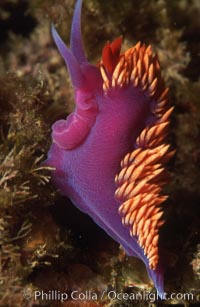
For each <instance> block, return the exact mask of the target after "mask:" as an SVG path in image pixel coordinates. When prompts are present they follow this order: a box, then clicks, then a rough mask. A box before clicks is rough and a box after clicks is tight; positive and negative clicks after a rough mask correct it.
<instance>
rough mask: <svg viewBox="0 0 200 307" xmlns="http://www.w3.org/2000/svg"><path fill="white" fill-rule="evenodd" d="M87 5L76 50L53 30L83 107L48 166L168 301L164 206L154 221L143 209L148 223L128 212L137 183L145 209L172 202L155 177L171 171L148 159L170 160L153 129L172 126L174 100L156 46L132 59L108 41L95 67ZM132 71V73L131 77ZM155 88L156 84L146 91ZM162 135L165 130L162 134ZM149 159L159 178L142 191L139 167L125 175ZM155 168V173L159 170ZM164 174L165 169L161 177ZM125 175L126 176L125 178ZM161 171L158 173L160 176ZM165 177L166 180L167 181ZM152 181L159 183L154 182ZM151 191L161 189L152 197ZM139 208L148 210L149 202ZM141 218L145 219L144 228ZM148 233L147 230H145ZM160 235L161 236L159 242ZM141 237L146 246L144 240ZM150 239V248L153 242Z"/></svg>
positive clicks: (59, 132)
mask: <svg viewBox="0 0 200 307" xmlns="http://www.w3.org/2000/svg"><path fill="white" fill-rule="evenodd" d="M81 6H82V1H81V0H78V1H77V3H76V7H75V12H74V17H73V22H72V30H71V39H70V46H71V49H69V48H68V47H66V45H65V44H64V42H63V41H62V40H61V38H60V37H59V35H58V33H57V32H56V30H55V28H54V27H53V26H52V35H53V38H54V41H55V43H56V45H57V47H58V49H59V51H60V53H61V55H62V57H63V58H64V60H65V62H66V64H67V67H68V71H69V74H70V77H71V81H72V85H73V87H74V92H75V102H76V107H75V110H74V112H73V113H72V114H70V115H69V116H68V117H67V119H66V120H64V119H62V120H59V121H57V122H56V123H55V124H54V125H53V127H52V139H53V144H52V146H51V148H50V150H49V153H48V159H47V161H46V162H45V164H47V165H49V166H52V167H55V171H53V172H52V177H53V180H54V182H55V184H56V185H57V187H59V189H60V190H61V192H62V193H63V194H64V195H66V196H68V197H69V198H70V199H71V200H72V202H73V203H74V205H76V206H77V207H78V208H79V209H80V210H81V211H83V212H85V213H87V214H89V215H90V216H91V217H92V219H93V220H94V221H95V222H96V223H97V224H98V225H99V226H100V227H101V228H103V229H104V230H105V231H106V232H107V233H108V234H109V235H110V236H111V237H112V238H113V239H114V240H116V241H117V242H119V243H120V244H121V245H122V246H123V248H124V250H125V251H126V253H127V255H129V256H136V257H139V258H140V259H142V261H143V262H144V263H145V265H146V268H147V271H148V274H149V276H150V278H151V279H152V281H153V282H154V285H155V287H156V289H157V291H158V293H159V295H160V297H161V296H162V294H163V293H164V289H163V269H162V265H161V261H160V258H158V257H157V254H156V255H154V253H157V247H155V246H154V245H155V244H156V243H155V242H156V241H157V237H158V229H157V228H156V227H157V226H156V225H159V222H158V221H157V219H159V217H158V214H159V213H160V212H159V211H158V210H157V209H158V208H157V207H156V208H155V206H157V204H156V205H155V206H154V208H153V209H151V212H152V210H154V211H153V212H154V214H153V215H152V216H153V217H152V220H150V218H149V217H148V216H149V215H150V213H149V212H150V211H148V210H149V209H148V210H147V211H145V212H148V214H147V213H144V212H142V211H141V210H140V212H141V214H140V215H141V216H142V217H144V218H143V219H142V218H141V223H140V224H139V217H138V219H136V218H135V219H134V218H133V216H132V215H130V214H129V218H128V217H127V216H128V213H127V212H128V211H126V208H129V209H130V210H129V211H130V212H131V213H132V212H133V210H132V209H131V206H132V207H133V202H134V201H135V200H136V199H139V198H138V195H139V194H137V193H136V192H133V189H132V190H131V189H129V187H130V186H131V184H132V187H134V191H136V190H135V189H136V188H137V189H140V191H141V193H143V194H142V195H143V196H142V200H144V199H145V201H146V202H145V201H143V202H142V204H144V203H145V204H146V203H147V206H148V204H150V202H152V199H153V200H154V198H151V197H153V196H152V195H154V196H155V199H157V200H158V199H161V200H162V201H164V198H163V196H162V197H160V198H159V191H158V190H159V185H158V184H157V183H155V182H154V181H151V180H155V179H154V178H155V177H156V176H157V177H158V176H161V175H160V173H162V170H163V169H162V170H161V168H159V167H160V166H159V167H157V168H156V167H155V165H152V164H149V165H150V166H149V165H148V163H150V162H149V160H150V158H148V157H149V156H148V154H149V155H150V153H151V154H152V155H153V157H155V152H156V153H157V152H158V150H157V148H158V147H159V152H160V154H159V155H160V156H159V158H157V160H156V158H154V159H153V158H152V159H151V161H152V160H156V161H158V162H159V165H161V163H160V160H159V159H163V156H164V154H163V155H162V152H164V150H165V148H166V145H165V147H164V145H163V143H162V140H163V139H162V135H161V137H160V135H159V137H160V139H159V140H158V137H157V136H156V137H157V138H156V141H155V135H156V132H155V133H154V139H153V141H152V139H151V138H153V136H152V134H153V132H152V129H153V128H154V127H156V129H157V130H158V129H159V133H162V131H163V130H162V129H165V127H164V126H167V125H166V120H167V118H168V117H167V115H166V113H167V112H168V113H170V112H171V111H170V110H171V109H165V111H167V112H165V113H164V115H165V120H164V119H163V118H164V115H163V114H161V113H162V110H163V109H162V108H163V105H164V103H163V101H164V99H165V100H166V93H165V94H163V93H164V92H166V91H165V88H164V87H163V81H159V80H161V77H160V75H159V68H158V62H157V58H156V57H154V56H152V55H151V52H150V51H149V49H148V48H146V47H145V46H144V45H143V46H141V47H137V46H136V47H134V48H135V49H134V48H132V49H131V50H132V51H129V53H130V55H129V54H128V52H127V53H126V52H125V54H124V55H120V54H118V55H117V52H118V53H119V52H120V50H118V49H119V48H118V44H119V43H118V42H117V43H116V45H117V47H116V46H115V45H114V43H113V44H107V47H105V49H104V53H103V60H102V61H101V62H100V64H99V66H94V65H91V64H90V63H89V62H88V60H87V59H86V56H85V53H84V49H83V44H82V38H81ZM116 50H117V51H116ZM131 52H132V53H131ZM135 53H137V54H136V55H138V58H137V71H136V70H135V71H134V73H133V70H134V65H135V62H134V61H135V60H134V54H135ZM140 53H141V54H142V55H140ZM146 54H147V55H148V58H149V64H148V65H149V66H148V65H147V64H146V63H147V61H148V59H147V56H146ZM130 56H131V60H130V61H129V60H128V64H126V65H125V63H126V60H127V59H129V57H130ZM140 57H141V60H140V62H142V61H143V60H142V59H144V63H145V64H144V65H143V64H140V63H139V60H138V59H140ZM138 63H139V64H138ZM151 64H152V65H153V66H155V67H154V77H156V78H157V79H159V78H160V79H159V80H158V81H156V82H154V81H153V80H155V78H154V77H152V76H151V75H150V77H152V78H153V79H152V80H150V77H148V74H147V72H149V74H151V72H152V70H153V68H152V67H151V66H152V65H151ZM109 65H110V66H109ZM142 65H143V66H142ZM145 65H146V68H145ZM156 65H157V66H156ZM140 66H141V67H140ZM117 67H118V68H117ZM127 67H128V68H127ZM150 67H151V68H150ZM128 69H129V70H131V71H130V73H127V71H128ZM145 69H146V70H145ZM145 73H146V79H147V81H146V83H145ZM134 74H135V75H134ZM152 74H153V73H152ZM136 75H137V78H136ZM142 78H143V83H142ZM148 78H149V79H148ZM148 82H149V83H148ZM153 82H154V83H157V84H158V83H159V82H160V89H159V86H158V85H156V86H155V85H154V87H153V85H152V83H153ZM147 83H148V87H147V88H145V84H147ZM141 86H143V88H141ZM155 88H156V90H155ZM153 90H154V91H153ZM158 109H159V110H158ZM159 112H160V113H159ZM161 126H162V127H161ZM161 128H162V129H161ZM145 129H146V130H145ZM154 130H155V129H154ZM157 130H156V131H157ZM160 130H162V131H161V132H160ZM144 131H146V135H145V137H144V135H142V133H143V134H144ZM150 132H151V133H150ZM157 134H158V132H157ZM142 137H143V138H142ZM161 139H162V140H161ZM148 142H149V143H148ZM156 142H157V143H156ZM148 144H150V145H148ZM152 144H153V145H152ZM147 145H148V146H147ZM156 146H157V147H156ZM148 150H149V151H148ZM156 150H157V151H156ZM165 151H166V150H165ZM153 152H154V154H153ZM131 153H132V156H134V155H135V157H136V158H137V159H135V160H134V157H133V158H132V160H131ZM145 154H146V156H145V157H147V160H148V162H147V163H146V162H145V163H146V164H145V166H144V167H146V165H148V167H149V168H148V173H147V170H145V172H146V173H145V174H147V175H146V177H145V178H147V177H148V176H151V178H152V174H151V173H153V174H154V178H153V179H151V178H150V177H148V178H150V179H149V181H147V179H144V178H143V177H144V176H143V177H142V179H141V180H140V182H141V187H139V184H138V182H139V179H137V178H139V177H138V176H139V175H138V174H141V173H142V171H139V168H137V170H135V173H134V172H133V171H131V172H130V171H129V173H130V175H128V178H129V179H130V178H132V179H131V180H132V181H131V180H129V179H127V180H129V181H127V182H128V184H127V182H125V181H126V180H125V179H126V178H125V177H126V176H127V172H125V171H123V170H124V169H125V168H126V170H130V169H131V170H132V169H133V168H134V167H135V166H134V165H135V164H136V161H140V160H141V159H142V158H141V159H140V157H141V155H143V156H144V155H145ZM152 155H151V157H152ZM143 156H142V157H143ZM167 157H168V156H167ZM127 159H129V160H127ZM127 161H129V162H127ZM131 161H132V162H131ZM141 161H142V160H141ZM162 161H163V160H162ZM162 161H161V162H162ZM131 163H132V164H131ZM134 163H135V164H134ZM163 163H164V162H163ZM142 165H143V164H142ZM156 165H157V164H156ZM144 167H143V169H144ZM150 167H151V168H153V172H151V173H150V170H151V168H150ZM158 170H160V172H159V175H158ZM122 172H124V173H123V174H124V175H123V176H122ZM143 172H144V171H143ZM155 172H157V173H156V174H155ZM129 173H128V174H129ZM133 173H134V174H137V175H135V176H136V177H137V178H136V179H135V178H134V179H133V177H134V175H133ZM125 174H126V175H125ZM116 176H117V177H116ZM140 176H141V175H140ZM157 177H156V178H157ZM159 178H161V177H159ZM160 180H161V181H162V180H163V178H161V179H160ZM142 182H143V185H142ZM152 182H153V184H151V185H150V183H152ZM134 184H135V185H136V188H135V186H134ZM156 184H157V185H156ZM124 187H125V188H124ZM150 188H151V189H152V191H153V192H151V190H150ZM122 190H123V191H122ZM129 190H130V191H129ZM127 191H128V192H127ZM149 191H150V192H149ZM131 193H132V194H131ZM153 193H154V194H153ZM127 195H128V196H127ZM130 195H131V196H130ZM147 199H148V201H147ZM161 200H160V202H161ZM138 203H139V202H138ZM124 204H125V205H124ZM134 204H135V203H134ZM120 205H121V206H122V205H123V207H120ZM134 206H136V205H134ZM138 206H140V207H138V208H139V209H141V207H142V205H138ZM120 208H121V209H120ZM142 208H144V206H143V207H142ZM139 209H137V210H138V211H137V216H139V213H138V212H139ZM131 210H132V211H131ZM143 211H144V210H143ZM120 212H121V215H123V214H124V217H123V218H122V216H121V215H120V214H119V213H120ZM145 214H146V215H145ZM130 216H132V218H131V217H130ZM145 216H146V220H145ZM155 216H156V218H155ZM135 220H137V223H138V224H137V223H136V222H135ZM145 223H146V224H145ZM134 224H135V225H136V224H137V225H138V226H137V227H138V228H137V229H136V230H135V232H134V230H133V227H134ZM147 224H148V225H151V227H154V226H155V227H154V228H155V232H153V230H152V231H146V232H149V233H150V234H152V238H151V239H149V237H148V234H147V235H146V237H144V234H145V229H147V228H145V227H147V226H145V225H147ZM142 225H143V226H142ZM126 226H127V227H126ZM132 226H133V227H132ZM141 227H143V228H141ZM138 229H139V230H138ZM141 229H144V231H142V230H141ZM140 230H141V233H142V235H141V239H140V237H139V231H140ZM147 230H148V229H147ZM155 237H156V239H154V241H152V240H153V238H155ZM138 238H139V241H140V243H138ZM145 240H146V241H145ZM147 241H148V242H150V241H151V242H150V246H151V248H149V247H148V245H147V243H148V242H147ZM142 242H147V243H146V245H145V243H142ZM152 242H154V243H152ZM155 251H156V252H155ZM152 255H153V256H152ZM155 259H156V262H155ZM150 260H152V265H150ZM153 261H154V262H153Z"/></svg>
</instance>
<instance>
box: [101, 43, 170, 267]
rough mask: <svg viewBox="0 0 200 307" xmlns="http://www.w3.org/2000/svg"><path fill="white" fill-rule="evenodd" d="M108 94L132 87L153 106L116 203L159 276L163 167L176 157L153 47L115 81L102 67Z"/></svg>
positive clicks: (123, 64) (124, 63)
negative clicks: (167, 141)
mask: <svg viewBox="0 0 200 307" xmlns="http://www.w3.org/2000/svg"><path fill="white" fill-rule="evenodd" d="M101 72H102V78H103V80H104V91H105V92H106V93H107V92H109V90H110V89H112V88H115V87H116V86H119V87H123V86H127V85H130V84H132V85H133V86H134V87H137V88H139V89H141V91H143V92H144V95H146V96H147V97H149V99H150V101H151V113H152V118H153V120H152V122H150V123H149V124H148V123H147V126H146V127H145V128H144V129H143V130H142V131H141V133H140V135H139V136H138V137H137V140H136V144H135V149H134V150H133V151H132V152H129V153H127V154H126V155H125V157H124V158H123V160H122V161H121V171H120V173H119V174H118V175H116V178H115V182H116V185H117V187H118V188H117V190H116V193H115V196H116V199H117V200H118V201H120V203H121V205H120V207H119V210H118V211H119V214H120V216H121V217H122V223H123V224H124V226H126V227H128V229H129V231H130V235H131V236H132V237H137V238H138V244H139V245H140V246H141V247H142V248H143V250H144V254H145V255H146V257H147V259H148V261H149V267H150V269H152V270H155V269H156V267H157V264H158V260H159V252H158V239H159V228H160V227H161V225H162V224H163V223H164V221H163V220H161V217H162V215H163V210H162V209H161V208H160V204H161V203H163V202H164V201H165V200H166V199H167V196H165V195H161V190H162V187H163V185H164V184H165V183H166V177H167V176H166V175H167V172H166V170H165V168H164V164H165V163H166V162H167V161H168V160H169V159H170V158H171V156H172V155H173V154H174V152H173V151H169V145H167V144H166V136H167V129H168V126H169V116H170V114H171V113H172V110H173V107H172V108H170V107H169V103H168V88H165V87H164V83H163V80H162V78H161V75H160V66H159V63H158V60H157V57H156V56H155V55H153V53H152V50H151V47H150V46H149V47H146V46H145V45H141V44H140V43H138V44H137V45H136V46H135V47H133V48H131V49H129V50H127V51H126V52H125V53H124V54H123V55H121V57H120V60H119V63H118V64H117V65H116V68H115V69H114V71H113V74H112V77H111V78H110V76H109V73H108V69H107V67H105V65H104V64H103V63H101Z"/></svg>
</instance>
